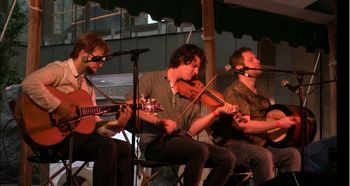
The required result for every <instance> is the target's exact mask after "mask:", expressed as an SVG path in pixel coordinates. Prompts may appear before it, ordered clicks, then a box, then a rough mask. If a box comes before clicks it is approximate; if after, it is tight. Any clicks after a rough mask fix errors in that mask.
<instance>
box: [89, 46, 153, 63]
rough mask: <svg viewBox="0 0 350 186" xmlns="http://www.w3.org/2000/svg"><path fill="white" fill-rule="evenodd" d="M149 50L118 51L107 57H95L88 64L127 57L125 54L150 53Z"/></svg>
mask: <svg viewBox="0 0 350 186" xmlns="http://www.w3.org/2000/svg"><path fill="white" fill-rule="evenodd" d="M148 51H149V48H141V49H133V50H130V51H118V52H114V53H112V54H110V55H106V56H93V57H92V58H91V59H90V60H89V61H88V62H100V61H107V60H111V59H113V57H117V56H121V55H125V54H141V53H144V52H148Z"/></svg>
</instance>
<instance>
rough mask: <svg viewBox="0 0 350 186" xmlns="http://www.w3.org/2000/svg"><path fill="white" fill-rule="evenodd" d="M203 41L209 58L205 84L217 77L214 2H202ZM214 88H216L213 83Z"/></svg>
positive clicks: (206, 0)
mask: <svg viewBox="0 0 350 186" xmlns="http://www.w3.org/2000/svg"><path fill="white" fill-rule="evenodd" d="M202 24H203V32H202V39H203V42H204V52H205V54H206V57H207V63H206V69H205V82H206V83H208V82H209V81H210V80H211V79H212V78H213V77H214V75H216V62H215V58H216V56H215V29H214V26H215V24H214V1H213V0H202ZM212 88H215V83H213V85H212Z"/></svg>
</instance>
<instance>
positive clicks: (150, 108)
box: [140, 98, 164, 114]
mask: <svg viewBox="0 0 350 186" xmlns="http://www.w3.org/2000/svg"><path fill="white" fill-rule="evenodd" d="M140 104H141V107H142V110H143V111H144V112H146V113H147V114H157V113H158V112H161V111H164V109H163V108H162V107H161V106H160V103H157V101H156V99H154V98H152V99H145V98H140Z"/></svg>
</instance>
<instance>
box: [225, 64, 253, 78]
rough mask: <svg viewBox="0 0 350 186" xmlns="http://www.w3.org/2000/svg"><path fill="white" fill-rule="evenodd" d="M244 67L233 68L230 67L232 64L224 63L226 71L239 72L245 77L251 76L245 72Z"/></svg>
mask: <svg viewBox="0 0 350 186" xmlns="http://www.w3.org/2000/svg"><path fill="white" fill-rule="evenodd" d="M245 69H246V67H243V68H242V69H238V70H237V69H234V68H232V66H231V65H229V64H228V65H225V70H226V71H227V72H234V73H237V74H240V75H243V76H246V77H252V76H251V75H249V74H247V73H246V72H245Z"/></svg>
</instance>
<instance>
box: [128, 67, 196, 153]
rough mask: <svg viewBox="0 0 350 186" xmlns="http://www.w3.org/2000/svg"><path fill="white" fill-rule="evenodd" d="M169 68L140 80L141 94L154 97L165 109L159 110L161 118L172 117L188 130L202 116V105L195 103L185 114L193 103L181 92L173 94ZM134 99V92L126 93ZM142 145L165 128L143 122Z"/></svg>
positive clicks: (129, 98)
mask: <svg viewBox="0 0 350 186" xmlns="http://www.w3.org/2000/svg"><path fill="white" fill-rule="evenodd" d="M166 72H167V70H164V71H157V72H147V73H144V75H143V76H142V77H141V78H140V80H139V96H143V97H144V98H146V99H152V98H154V99H155V100H156V102H157V103H159V104H160V106H161V107H162V108H163V109H164V111H162V112H158V113H157V115H158V116H159V117H160V118H164V119H171V120H174V121H176V122H177V129H182V130H188V129H189V128H190V126H191V124H192V123H193V121H195V120H196V119H198V118H199V117H200V105H199V104H194V106H193V107H191V108H190V109H189V110H188V111H187V112H186V113H185V114H184V115H183V117H181V118H179V116H180V115H181V114H182V112H184V111H185V110H186V108H187V106H188V105H189V104H190V103H191V101H190V100H188V99H187V98H184V97H182V96H181V95H180V94H179V93H176V94H175V95H174V94H173V92H172V90H171V86H170V82H169V80H168V78H167V73H166ZM131 99H132V92H129V93H128V94H127V95H126V100H131ZM141 127H142V128H141V134H140V144H139V145H140V147H141V148H145V147H146V146H147V145H148V144H149V143H150V142H151V141H153V140H154V139H155V138H156V137H158V136H161V135H163V134H164V132H165V131H164V128H162V127H161V126H155V125H154V124H150V123H147V122H143V123H142V124H141Z"/></svg>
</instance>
